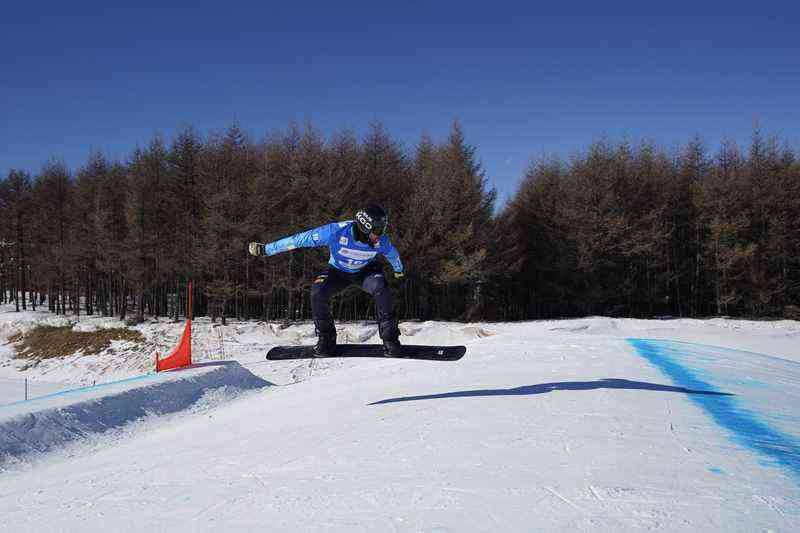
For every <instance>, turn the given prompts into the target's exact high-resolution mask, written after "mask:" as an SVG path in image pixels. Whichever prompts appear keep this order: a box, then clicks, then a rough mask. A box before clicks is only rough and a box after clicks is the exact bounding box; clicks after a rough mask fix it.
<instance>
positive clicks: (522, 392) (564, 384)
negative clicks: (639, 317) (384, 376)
mask: <svg viewBox="0 0 800 533" xmlns="http://www.w3.org/2000/svg"><path fill="white" fill-rule="evenodd" d="M596 389H634V390H651V391H657V392H677V393H681V394H703V395H708V396H733V395H732V394H729V393H727V392H718V391H710V390H694V389H687V388H684V387H673V386H671V385H660V384H658V383H647V382H646V381H631V380H629V379H618V378H607V379H600V380H597V381H561V382H558V383H540V384H539V385H524V386H522V387H515V388H513V389H478V390H465V391H456V392H444V393H441V394H427V395H424V396H402V397H400V398H388V399H386V400H381V401H379V402H373V403H371V404H369V405H380V404H384V403H396V402H413V401H417V400H438V399H443V398H470V397H474V396H529V395H533V394H546V393H548V392H553V391H559V390H596Z"/></svg>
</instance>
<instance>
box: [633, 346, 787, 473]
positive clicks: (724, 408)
mask: <svg viewBox="0 0 800 533" xmlns="http://www.w3.org/2000/svg"><path fill="white" fill-rule="evenodd" d="M627 341H628V343H629V344H631V345H632V346H633V347H634V348H636V351H637V353H638V354H639V355H640V356H642V357H644V358H645V359H647V360H648V361H649V362H650V363H652V364H653V365H654V366H655V367H657V368H658V369H659V370H661V372H663V373H664V374H666V375H667V376H668V377H669V378H670V379H672V381H673V383H674V384H675V385H678V386H681V387H685V388H687V389H694V390H707V391H715V392H731V391H718V390H717V389H716V388H715V387H714V386H713V385H711V384H710V383H708V382H706V381H704V379H702V377H701V375H702V374H703V373H705V372H704V371H703V370H698V369H696V368H690V367H689V366H687V365H685V364H682V360H683V361H686V360H689V361H692V362H695V363H696V362H698V360H699V361H700V362H701V363H702V362H703V361H706V362H707V361H708V360H709V358H711V359H713V358H714V350H715V349H716V350H717V353H719V354H720V356H723V354H724V353H726V352H727V353H730V352H731V351H732V350H730V349H727V348H716V347H712V346H708V345H694V344H691V343H685V342H674V341H664V340H649V339H627ZM741 353H742V354H743V355H744V354H750V355H758V356H762V354H753V353H752V352H741ZM763 357H767V358H769V359H772V360H775V359H776V358H772V357H770V356H766V355H764V356H763ZM781 361H784V362H785V363H786V364H787V365H796V364H797V363H794V362H792V361H787V360H781ZM709 378H710V379H713V374H709ZM740 383H741V382H740ZM688 397H689V399H690V400H691V401H692V402H694V403H695V404H696V405H698V406H699V407H701V408H702V409H703V410H704V411H705V412H706V413H708V414H709V415H710V416H711V418H712V419H713V420H714V422H716V423H717V424H718V425H720V426H722V427H723V428H725V429H726V430H728V431H729V432H730V434H731V436H732V437H731V438H732V440H733V441H734V442H736V443H737V444H739V445H741V446H744V447H746V448H748V449H750V450H753V451H755V452H756V453H757V454H759V455H760V456H762V457H763V458H764V459H765V461H764V463H766V464H769V465H771V466H776V467H779V468H781V469H782V470H784V471H786V472H787V473H789V474H790V476H791V477H793V478H794V479H795V481H796V482H800V441H799V440H798V439H797V438H796V437H794V436H792V435H789V434H787V433H785V432H783V431H781V430H779V429H777V428H775V427H772V426H771V425H770V424H769V423H768V422H766V421H764V420H763V416H760V415H759V414H756V413H754V412H752V411H750V410H748V409H745V408H744V407H742V406H741V405H740V403H741V402H740V400H739V399H738V398H737V396H735V395H732V396H722V395H706V394H690V395H688ZM764 407H766V406H764Z"/></svg>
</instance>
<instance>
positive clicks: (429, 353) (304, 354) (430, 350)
mask: <svg viewBox="0 0 800 533" xmlns="http://www.w3.org/2000/svg"><path fill="white" fill-rule="evenodd" d="M465 353H467V347H466V346H422V345H419V344H416V345H415V344H404V345H403V353H402V355H397V356H391V357H387V356H385V355H384V354H383V345H382V344H337V345H336V352H335V354H334V355H331V356H329V357H383V358H385V359H424V360H426V361H458V360H459V359H461V358H462V357H464V354H465ZM267 359H269V360H272V361H280V360H284V359H317V358H316V357H314V347H313V346H276V347H274V348H272V349H271V350H270V351H269V352H267ZM321 359H325V358H321Z"/></svg>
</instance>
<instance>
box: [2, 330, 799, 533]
mask: <svg viewBox="0 0 800 533" xmlns="http://www.w3.org/2000/svg"><path fill="white" fill-rule="evenodd" d="M159 327H164V328H166V327H167V326H166V325H160V326H159ZM174 327H175V328H176V331H177V328H178V326H174ZM203 327H204V326H203V325H202V324H201V325H200V330H201V333H200V334H199V336H200V339H199V340H198V343H199V344H200V345H201V346H206V347H212V346H215V345H216V346H218V349H217V350H216V351H217V352H221V351H224V355H225V357H226V358H228V359H235V360H236V361H237V362H238V363H239V364H240V365H241V367H242V369H243V370H244V371H246V372H248V373H252V374H254V375H257V376H260V378H261V379H263V380H265V381H269V382H271V383H273V384H275V385H276V386H270V387H263V388H258V389H256V390H252V391H250V392H247V393H245V394H241V395H238V396H230V397H226V398H225V399H226V401H225V402H222V403H218V404H209V405H208V406H204V407H202V408H196V407H195V408H189V409H186V410H184V411H182V412H180V413H179V414H170V415H168V416H166V417H164V416H150V417H145V418H144V419H137V422H135V423H133V424H128V425H126V426H125V428H126V429H125V431H124V432H122V433H120V432H112V433H113V435H107V434H104V433H98V434H96V436H94V437H92V438H91V439H88V440H85V442H83V441H81V439H78V441H77V442H76V441H73V442H72V444H70V446H68V447H66V448H64V449H63V450H62V449H55V450H51V451H50V452H49V453H46V454H43V455H36V456H25V458H23V459H22V462H19V463H17V464H15V465H14V466H13V467H12V468H8V469H7V470H6V471H4V472H2V473H0V530H2V531H6V530H7V531H15V532H16V531H64V530H76V529H80V530H82V531H85V530H89V531H108V530H118V531H153V530H155V531H163V530H169V531H212V530H213V531H250V530H259V531H264V530H268V531H532V530H545V531H594V530H598V529H604V530H607V531H641V530H662V531H769V530H771V531H795V530H797V528H798V524H800V472H798V469H797V457H798V453H800V451H799V450H800V448H798V445H797V442H798V441H797V439H798V438H800V423H799V422H800V408H798V401H797V400H798V399H799V398H800V373H799V372H798V361H800V354H798V351H797V349H796V348H795V346H796V345H797V344H798V342H797V341H798V339H800V324H798V323H796V322H745V321H732V320H724V319H715V320H708V321H697V320H664V321H644V320H616V319H607V318H587V319H582V320H569V321H541V322H528V323H515V324H489V323H487V324H452V323H434V322H424V323H414V322H409V323H404V324H403V325H402V330H403V332H404V334H405V337H404V339H405V341H406V342H408V343H411V342H414V343H434V342H436V343H464V344H466V345H467V347H468V352H467V355H466V356H465V357H464V359H462V360H461V361H459V362H456V363H441V362H426V361H402V360H382V359H367V360H321V361H285V362H267V361H264V359H263V357H264V353H265V350H266V349H267V348H269V347H270V346H273V345H276V344H280V343H296V342H299V343H312V342H313V335H312V326H311V325H310V324H305V325H300V326H293V327H290V328H286V329H280V328H279V327H277V325H274V324H263V323H260V324H256V323H252V324H232V325H231V326H229V327H228V329H226V330H225V331H224V335H218V333H219V328H214V327H213V326H211V325H208V326H207V330H203V329H202V328H203ZM375 334H376V331H375V327H374V325H370V324H347V325H344V326H342V327H341V328H340V337H341V338H343V339H347V340H348V341H349V342H354V341H356V340H358V341H365V342H376V341H377V337H376V336H375ZM215 335H216V336H215ZM215 343H217V344H215ZM213 352H215V351H214V350H212V349H211V348H207V349H206V351H203V352H202V353H204V354H208V357H209V358H211V357H218V355H217V354H216V353H213ZM212 353H213V355H212ZM35 371H36V370H35V369H29V370H28V373H31V372H35ZM51 375H52V373H51ZM64 375H69V372H66V371H65V374H64ZM117 377H118V376H117ZM165 386H166V385H165ZM0 410H2V407H0ZM762 437H763V438H762Z"/></svg>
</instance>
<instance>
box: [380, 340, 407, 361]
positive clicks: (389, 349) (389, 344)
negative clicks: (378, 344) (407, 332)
mask: <svg viewBox="0 0 800 533" xmlns="http://www.w3.org/2000/svg"><path fill="white" fill-rule="evenodd" d="M383 355H385V356H386V357H402V356H403V345H402V344H400V341H399V340H398V339H386V340H384V341H383Z"/></svg>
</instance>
